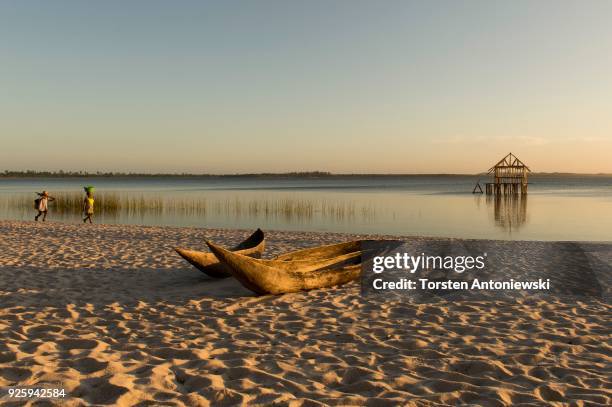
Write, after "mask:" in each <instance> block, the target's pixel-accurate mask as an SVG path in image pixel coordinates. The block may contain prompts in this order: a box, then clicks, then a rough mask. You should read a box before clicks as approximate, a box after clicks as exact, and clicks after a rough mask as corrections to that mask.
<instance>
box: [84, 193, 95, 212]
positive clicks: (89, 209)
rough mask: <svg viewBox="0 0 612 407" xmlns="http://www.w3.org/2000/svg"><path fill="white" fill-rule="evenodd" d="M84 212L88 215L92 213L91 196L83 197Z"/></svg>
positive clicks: (92, 203)
mask: <svg viewBox="0 0 612 407" xmlns="http://www.w3.org/2000/svg"><path fill="white" fill-rule="evenodd" d="M85 212H86V213H87V214H88V215H93V213H94V199H93V198H89V197H87V198H85Z"/></svg>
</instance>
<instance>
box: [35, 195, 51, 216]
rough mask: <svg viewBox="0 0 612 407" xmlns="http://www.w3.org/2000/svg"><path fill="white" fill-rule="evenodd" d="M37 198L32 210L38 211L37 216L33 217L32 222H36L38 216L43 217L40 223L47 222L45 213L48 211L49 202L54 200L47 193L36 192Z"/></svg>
mask: <svg viewBox="0 0 612 407" xmlns="http://www.w3.org/2000/svg"><path fill="white" fill-rule="evenodd" d="M36 194H37V195H38V198H37V199H36V200H35V201H34V208H35V209H36V210H37V211H38V215H36V216H34V220H35V221H36V222H38V218H39V217H40V215H42V216H43V218H42V221H43V222H44V221H45V220H47V212H48V210H49V201H55V198H53V197H52V196H49V193H48V192H47V191H42V192H37V193H36Z"/></svg>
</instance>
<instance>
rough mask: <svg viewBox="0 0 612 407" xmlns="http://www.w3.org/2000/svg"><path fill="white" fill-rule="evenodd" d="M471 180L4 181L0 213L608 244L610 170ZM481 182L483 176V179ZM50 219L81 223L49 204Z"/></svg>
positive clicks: (103, 220)
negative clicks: (37, 205)
mask: <svg viewBox="0 0 612 407" xmlns="http://www.w3.org/2000/svg"><path fill="white" fill-rule="evenodd" d="M477 180H478V177H476V176H329V177H325V176H324V177H282V176H265V177H238V176H237V177H178V176H177V177H109V178H102V177H96V178H89V179H87V178H0V219H17V220H32V219H33V218H34V214H35V213H34V212H35V211H34V209H33V207H32V201H33V200H34V198H35V194H34V192H35V191H41V190H43V189H46V190H48V191H49V192H50V193H51V195H53V194H56V195H59V196H61V195H62V194H63V193H79V192H81V191H82V186H83V185H90V184H91V185H94V186H95V187H96V194H97V195H99V196H100V195H103V194H114V196H117V197H119V198H120V199H132V200H133V201H139V200H144V201H150V200H155V201H156V202H160V205H158V206H157V207H156V208H155V209H154V210H152V209H150V208H148V209H147V208H143V209H138V207H135V208H134V207H132V208H130V209H129V210H127V209H121V210H116V211H102V210H98V211H97V213H96V216H95V221H96V222H99V223H121V224H144V225H169V226H195V227H210V228H241V229H252V228H256V227H261V228H263V229H267V230H275V229H276V230H306V231H324V232H325V231H331V232H351V233H375V234H391V235H420V236H444V237H460V238H485V239H520V240H594V241H602V240H603V241H612V176H534V177H532V178H531V179H530V185H529V194H528V195H527V196H526V197H524V198H520V197H510V198H503V197H502V198H497V199H496V198H494V197H491V196H486V195H480V194H472V193H471V191H472V189H473V188H474V185H475V183H476V181H477ZM482 182H484V178H483V180H482ZM48 220H52V221H62V222H80V214H79V213H78V211H77V212H66V211H63V212H62V211H58V210H54V207H53V205H51V208H50V212H49V215H48Z"/></svg>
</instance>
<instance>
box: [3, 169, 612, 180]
mask: <svg viewBox="0 0 612 407" xmlns="http://www.w3.org/2000/svg"><path fill="white" fill-rule="evenodd" d="M530 175H531V176H534V175H540V176H554V175H557V176H559V175H565V176H612V173H606V172H600V173H581V172H561V171H552V172H532V173H531V174H530ZM122 176H123V177H257V176H262V177H273V176H285V177H287V176H290V177H313V178H316V177H321V178H323V177H341V176H345V177H346V176H371V177H377V176H488V173H487V172H478V173H460V172H458V173H452V172H439V173H368V172H363V173H358V172H352V173H332V172H329V171H288V172H244V173H218V174H216V173H189V172H174V173H172V172H131V171H130V172H122V171H116V172H114V171H96V172H87V171H65V170H58V171H47V170H41V171H37V170H25V171H12V170H4V171H3V172H0V178H27V177H53V178H62V177H64V178H78V177H122Z"/></svg>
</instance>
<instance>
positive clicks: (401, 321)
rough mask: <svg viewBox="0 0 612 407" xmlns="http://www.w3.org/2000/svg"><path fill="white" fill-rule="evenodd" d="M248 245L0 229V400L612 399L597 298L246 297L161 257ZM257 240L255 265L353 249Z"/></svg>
mask: <svg viewBox="0 0 612 407" xmlns="http://www.w3.org/2000/svg"><path fill="white" fill-rule="evenodd" d="M250 232H251V231H250V230H231V229H201V228H180V227H158V226H131V225H96V224H94V225H93V226H92V225H85V226H84V225H82V224H81V225H79V224H66V223H60V222H46V223H45V224H42V223H38V224H37V223H35V222H25V221H24V222H21V221H0V275H1V277H2V281H3V283H2V287H0V337H1V338H3V339H2V341H0V387H7V386H21V387H24V386H29V387H45V386H50V385H51V384H55V386H54V387H57V386H60V387H61V388H63V389H65V391H66V394H67V397H65V398H64V399H62V400H61V402H62V405H65V406H77V405H82V404H99V405H119V406H132V405H136V404H139V403H144V404H149V405H156V404H164V405H177V406H195V405H237V404H248V405H256V406H259V405H261V406H265V405H270V404H274V403H277V404H279V405H290V406H301V405H308V406H316V405H367V404H369V405H381V406H385V405H389V406H394V405H398V404H406V403H407V404H408V405H411V404H412V405H434V404H451V405H454V404H457V403H459V404H465V403H474V404H485V405H513V404H519V403H534V404H551V403H555V402H569V401H576V400H583V401H584V402H588V403H591V404H593V405H609V404H610V403H611V402H612V392H611V391H610V390H609V389H610V387H611V383H610V379H609V377H608V374H607V370H606V369H607V362H606V361H607V360H609V358H610V350H609V346H608V345H607V343H608V342H609V339H608V337H609V334H610V329H609V316H610V314H611V312H612V306H611V305H610V304H609V303H607V302H606V301H604V300H601V299H600V300H598V299H594V298H580V299H579V300H575V299H571V298H561V297H560V298H538V297H537V296H534V297H525V298H515V299H512V300H510V301H500V300H499V299H498V298H493V299H486V298H483V299H471V300H461V301H438V302H435V303H414V302H408V301H405V299H402V298H399V297H398V298H396V297H387V296H382V295H381V296H372V297H367V298H366V297H364V296H362V295H361V293H360V288H359V284H358V283H350V284H347V285H345V286H342V287H336V288H329V289H321V290H313V291H309V292H299V293H293V294H285V295H280V296H261V297H256V296H253V294H252V293H250V292H249V291H248V290H246V289H244V288H243V287H242V286H241V285H240V284H238V283H237V282H236V281H234V280H233V279H225V280H211V279H209V278H207V277H206V276H205V275H204V274H203V273H201V272H199V271H197V270H195V269H194V268H193V267H191V266H190V265H189V264H187V263H186V262H184V261H183V260H182V259H181V258H180V257H179V256H178V255H175V254H174V253H173V251H172V247H174V246H177V245H180V246H185V247H192V248H195V249H198V248H203V247H204V239H205V238H208V239H211V240H213V241H215V242H218V243H219V244H222V245H232V244H235V243H238V242H239V241H240V240H241V238H243V237H244V236H246V235H247V234H249V233H250ZM266 232H267V237H266V240H267V248H266V252H265V256H266V257H268V256H273V255H276V254H280V253H282V252H285V251H289V250H294V249H298V248H303V247H308V246H314V245H320V244H326V243H335V242H338V241H342V240H348V239H350V238H358V237H366V235H350V234H339V233H314V232H284V231H266ZM367 237H372V235H367ZM394 238H397V237H394ZM413 239H420V240H421V241H423V240H436V241H440V240H444V239H439V238H432V239H429V238H413ZM501 242H503V241H501ZM542 244H547V243H546V242H542ZM581 244H582V242H581ZM539 245H540V244H537V243H534V242H532V241H529V242H524V244H523V247H524V249H525V252H524V253H523V256H520V257H518V258H514V257H513V256H510V257H512V258H513V260H515V261H516V262H515V263H513V265H512V267H515V268H516V269H517V270H527V269H529V267H530V254H531V253H533V252H532V251H529V250H536V249H537V247H539ZM540 246H541V245H540ZM553 246H554V244H553ZM610 260H612V259H610ZM3 396H4V395H3ZM0 400H1V401H2V402H5V401H7V399H6V398H5V397H4V398H0ZM22 401H23V400H22Z"/></svg>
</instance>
